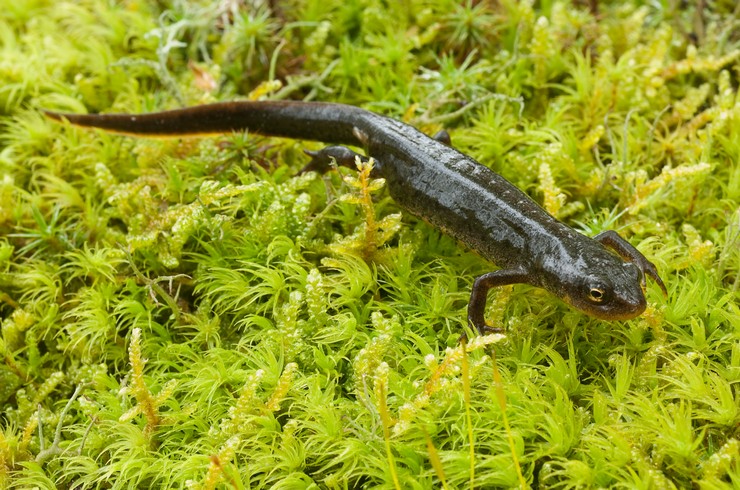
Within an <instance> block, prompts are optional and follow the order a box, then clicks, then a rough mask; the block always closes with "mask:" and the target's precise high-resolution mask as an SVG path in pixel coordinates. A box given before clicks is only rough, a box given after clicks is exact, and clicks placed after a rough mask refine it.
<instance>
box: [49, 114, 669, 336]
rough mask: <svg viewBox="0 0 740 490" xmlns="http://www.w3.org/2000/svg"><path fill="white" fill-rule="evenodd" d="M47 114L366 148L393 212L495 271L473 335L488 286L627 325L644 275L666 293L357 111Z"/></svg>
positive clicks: (640, 263) (485, 179)
mask: <svg viewBox="0 0 740 490" xmlns="http://www.w3.org/2000/svg"><path fill="white" fill-rule="evenodd" d="M47 114H48V115H49V116H50V117H52V118H54V119H62V118H65V119H67V120H69V121H70V122H71V123H73V124H77V125H81V126H92V127H97V128H102V129H106V130H109V131H115V132H119V133H125V134H132V135H139V136H147V135H148V136H181V135H188V134H211V133H223V132H229V131H240V130H249V131H252V132H255V133H259V134H263V135H268V136H280V137H287V138H295V139H308V140H315V141H323V142H326V143H338V144H349V145H356V146H363V147H365V148H366V150H367V154H368V155H369V156H371V157H372V158H373V159H375V160H376V163H375V167H374V169H373V175H374V176H379V177H383V178H385V179H386V182H387V187H388V190H389V192H390V195H391V197H393V199H394V200H395V201H396V202H397V203H398V204H399V205H400V206H401V207H403V208H405V209H406V210H408V211H409V212H411V213H412V214H414V215H416V216H418V217H421V218H423V219H425V220H426V221H428V222H430V223H432V224H433V225H435V226H437V227H439V228H440V229H442V230H443V231H445V232H446V233H448V234H450V235H452V236H453V237H455V238H456V239H458V240H459V241H461V242H462V243H464V244H465V245H467V246H468V247H470V248H472V249H473V250H475V251H476V252H478V253H479V254H481V255H482V256H483V257H485V258H486V259H489V260H491V261H492V262H494V263H495V264H497V265H498V266H499V267H501V270H497V271H494V272H490V273H488V274H484V275H483V276H480V277H478V278H477V279H476V281H475V284H474V286H473V290H472V294H471V297H470V303H469V306H468V320H469V322H470V324H471V325H472V326H475V327H476V328H477V329H478V330H479V331H480V332H484V331H490V330H491V328H490V327H487V326H486V325H485V322H484V319H483V312H484V309H485V302H486V294H487V292H488V290H489V289H490V288H491V287H496V286H502V285H506V284H514V283H527V284H531V285H533V286H537V287H542V288H544V289H546V290H548V291H550V292H551V293H553V294H555V295H557V296H558V297H560V298H562V299H563V300H564V301H566V302H567V303H569V304H571V305H572V306H575V307H576V308H578V309H580V310H582V311H584V312H586V313H588V314H590V315H592V316H594V317H597V318H601V319H606V320H623V319H628V318H633V317H635V316H638V315H639V314H641V313H642V312H643V311H644V309H645V304H646V302H645V296H644V293H643V287H644V285H645V275H646V274H647V275H649V276H651V277H652V278H653V279H654V280H655V281H656V282H657V283H658V284H659V285H660V287H661V289H662V290H663V291H664V292H665V286H664V285H663V282H662V281H661V280H660V277H659V276H658V274H657V271H656V269H655V266H654V265H653V264H652V263H651V262H649V261H648V260H647V259H646V258H645V257H644V256H643V255H642V254H641V253H640V252H639V251H637V250H636V249H635V248H634V247H633V246H632V245H630V244H629V243H628V242H627V241H625V240H624V239H622V238H621V237H620V236H619V235H617V234H616V233H615V232H613V231H607V232H604V233H602V234H601V235H599V236H597V237H596V238H594V239H592V238H588V237H586V236H584V235H581V234H580V233H578V232H576V231H574V230H573V229H572V228H570V227H568V226H566V225H564V224H563V223H561V222H559V221H558V220H556V219H555V218H553V217H552V216H550V215H549V214H548V213H547V212H546V211H545V210H544V209H542V208H541V207H540V206H539V205H537V204H536V203H535V202H534V201H532V200H531V199H530V198H529V197H528V196H527V195H526V194H524V193H523V192H522V191H520V190H519V189H518V188H516V187H514V186H513V185H512V184H511V183H509V182H508V181H507V180H505V179H504V178H503V177H501V176H500V175H498V174H496V173H495V172H493V171H492V170H490V169H488V168H487V167H485V166H483V165H481V164H479V163H478V162H476V161H475V160H473V159H472V158H470V157H468V156H467V155H464V154H462V153H460V152H459V151H457V150H455V149H453V148H451V147H450V146H448V145H446V144H444V143H442V142H440V141H438V140H436V139H433V138H430V137H428V136H426V135H425V134H423V133H421V132H420V131H418V130H416V129H415V128H413V127H411V126H409V125H407V124H404V123H402V122H400V121H396V120H394V119H391V118H388V117H384V116H381V115H378V114H375V113H373V112H369V111H366V110H363V109H360V108H357V107H353V106H348V105H343V104H330V103H308V102H270V101H264V102H230V103H220V104H211V105H205V106H198V107H192V108H188V109H181V110H174V111H167V112H160V113H154V114H143V115H133V114H108V115H76V114H56V113H47ZM309 154H311V155H312V156H313V160H312V162H311V164H309V166H308V168H315V169H317V170H325V169H326V168H328V163H329V162H330V161H331V160H336V161H337V162H338V163H339V164H342V165H347V166H353V164H354V157H355V153H353V152H352V151H351V150H348V149H346V148H344V147H339V146H332V147H328V148H325V149H323V150H321V151H318V152H309ZM609 249H611V251H610V250H609ZM612 251H613V252H616V253H617V254H618V255H619V256H617V255H615V254H614V253H613V252H612ZM494 330H495V329H494Z"/></svg>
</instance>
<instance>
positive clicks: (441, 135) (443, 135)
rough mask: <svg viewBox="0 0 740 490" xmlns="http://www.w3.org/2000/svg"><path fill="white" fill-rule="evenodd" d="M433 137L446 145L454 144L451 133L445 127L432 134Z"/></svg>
mask: <svg viewBox="0 0 740 490" xmlns="http://www.w3.org/2000/svg"><path fill="white" fill-rule="evenodd" d="M432 138H434V139H435V140H437V141H439V142H440V143H442V144H444V145H447V146H452V138H450V133H448V132H447V131H446V130H444V129H440V130H439V131H437V132H436V133H435V135H434V136H432Z"/></svg>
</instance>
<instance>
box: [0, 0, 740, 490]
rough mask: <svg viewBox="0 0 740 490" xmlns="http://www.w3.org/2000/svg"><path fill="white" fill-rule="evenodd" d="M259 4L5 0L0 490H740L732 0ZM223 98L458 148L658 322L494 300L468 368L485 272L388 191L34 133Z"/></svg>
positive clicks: (194, 147)
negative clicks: (634, 273) (611, 234)
mask: <svg viewBox="0 0 740 490" xmlns="http://www.w3.org/2000/svg"><path fill="white" fill-rule="evenodd" d="M247 3H249V2H247ZM252 3H255V2H252ZM256 3H257V4H260V5H261V6H259V7H247V6H245V5H242V3H239V2H237V3H233V5H232V4H228V3H223V2H154V1H144V0H134V1H129V2H117V3H116V2H105V1H102V0H86V1H84V2H67V3H64V2H62V3H59V2H51V1H47V0H35V1H27V2H11V1H9V0H0V117H1V118H2V132H0V235H1V236H0V407H1V408H2V411H1V412H0V488H6V487H9V488H31V487H38V488H60V487H63V488H67V487H70V488H71V487H74V488H133V487H139V488H184V487H188V488H266V487H274V488H304V487H306V488H309V487H310V488H317V487H318V488H360V487H384V488H393V487H399V488H432V487H439V486H441V485H444V486H445V487H448V488H459V487H468V486H470V478H471V461H470V457H471V456H470V455H471V454H473V457H474V461H473V466H474V475H473V484H474V486H475V487H479V488H492V487H511V486H519V485H520V479H519V476H518V472H517V466H518V469H520V470H521V473H522V476H523V478H524V480H526V482H527V484H528V485H532V486H541V487H545V488H549V487H566V488H572V487H616V486H622V487H629V488H633V487H639V488H652V487H661V488H663V487H665V488H684V487H689V486H697V487H701V488H729V487H732V486H733V485H734V486H737V485H738V481H739V480H740V457H739V456H738V454H739V453H738V438H739V437H740V434H738V427H739V424H740V411H739V410H738V406H740V405H739V404H738V394H737V391H738V390H737V383H738V380H740V375H739V373H740V347H739V346H740V342H739V340H740V308H738V304H739V302H738V299H739V297H740V288H739V284H740V280H739V279H738V278H739V277H740V276H739V274H740V211H738V209H740V164H739V163H738V162H739V160H740V129H739V128H740V98H738V95H737V92H738V90H737V88H738V84H739V83H740V82H739V80H740V37H738V34H737V33H738V32H740V26H739V25H738V20H737V18H738V13H739V12H738V10H737V7H736V6H734V5H733V2H727V1H725V2H721V1H718V2H709V3H708V5H707V6H705V8H704V9H703V10H702V11H701V12H698V11H695V10H694V9H693V7H691V6H690V7H689V8H683V7H680V6H679V4H680V2H651V3H647V4H643V2H638V1H634V2H599V5H598V8H599V13H598V15H595V13H594V12H590V11H588V10H587V9H586V8H585V7H584V6H583V4H584V2H567V1H557V2H538V3H536V5H537V6H536V7H535V6H533V5H534V3H533V2H529V1H514V0H507V1H502V2H473V1H466V2H457V1H451V0H430V1H426V2H411V1H399V2H380V1H378V0H354V1H347V0H320V1H319V0H304V1H300V2H292V1H289V2H271V4H274V5H276V7H275V8H276V10H271V9H270V8H268V7H267V6H266V4H267V3H268V2H256ZM586 3H588V2H586ZM263 4H265V5H263ZM227 5H228V7H226V6H227ZM679 7H680V8H679ZM236 97H263V98H275V99H285V98H293V99H306V100H326V101H333V102H344V103H350V104H356V105H360V106H363V107H365V108H368V109H372V110H376V111H380V112H383V113H386V114H388V115H391V116H393V117H396V118H399V119H401V120H404V121H407V122H409V123H411V124H414V125H416V126H417V127H419V128H420V129H422V130H424V131H426V132H428V133H430V134H431V133H434V132H435V131H436V130H438V129H440V128H441V127H442V126H445V127H447V128H448V129H449V130H450V132H451V134H452V139H453V142H454V144H455V146H456V147H458V148H460V149H461V150H462V151H465V152H466V153H469V154H470V155H472V156H473V157H475V158H477V159H479V160H480V161H481V162H482V163H484V164H486V165H489V166H490V167H491V168H493V169H494V170H496V171H498V172H500V173H501V174H502V175H504V176H505V177H506V178H507V179H509V180H511V181H512V182H513V183H515V184H516V185H518V186H519V187H521V188H522V189H524V190H525V191H527V192H528V193H530V195H532V196H533V197H534V198H535V199H537V200H538V201H539V202H542V203H543V205H544V206H545V207H547V208H548V209H549V210H550V211H551V212H553V213H555V214H556V215H558V216H559V217H561V218H562V219H563V220H564V221H566V222H567V223H568V224H570V225H572V226H574V227H575V228H577V229H579V230H581V231H583V232H585V233H586V234H589V235H593V234H596V233H598V232H600V231H602V230H605V229H616V230H619V231H620V232H622V233H623V234H624V235H625V236H627V237H628V238H629V239H630V240H631V241H632V242H633V243H635V244H636V246H638V248H640V250H642V251H643V252H644V253H645V254H646V255H647V256H648V257H649V258H650V259H651V260H653V261H654V262H655V263H656V264H657V265H658V268H659V270H660V273H661V276H662V277H663V278H664V280H665V281H666V284H667V285H668V291H669V294H668V297H667V298H664V297H662V295H661V294H660V292H659V291H658V288H657V287H655V286H654V285H650V286H649V287H648V298H649V301H650V305H649V307H648V310H647V312H646V313H645V314H644V315H643V316H642V317H640V318H637V319H635V320H631V321H628V322H619V323H609V322H602V321H597V320H593V319H589V318H587V317H585V316H584V315H582V314H580V313H578V312H576V311H573V310H571V309H569V308H568V307H567V306H565V305H563V304H562V303H560V302H559V301H558V300H557V299H555V298H553V297H552V296H550V295H548V294H547V293H545V292H543V291H541V290H538V289H535V288H531V287H526V286H517V287H514V288H504V289H502V290H500V291H495V292H493V293H492V294H491V298H490V301H489V303H490V306H489V312H488V318H489V321H491V322H493V323H495V324H497V325H501V326H504V327H506V328H507V336H506V338H505V339H504V340H500V339H498V338H493V337H486V338H479V337H474V338H471V339H470V343H469V344H468V350H469V356H470V359H469V361H468V362H469V363H468V364H465V365H464V366H463V361H462V359H463V356H462V350H461V348H460V347H459V346H458V345H459V344H458V340H459V338H460V334H461V332H462V331H463V329H464V324H465V318H466V315H465V308H466V305H467V298H468V294H469V289H470V285H471V283H472V280H473V278H474V277H475V276H476V275H478V274H480V273H483V272H485V271H488V270H490V268H491V267H492V266H491V265H490V264H487V263H485V262H484V261H482V260H481V259H480V258H478V257H476V256H474V255H473V254H470V253H468V252H466V251H465V250H464V249H463V248H462V247H461V246H459V245H458V244H456V243H455V242H454V241H453V240H452V239H451V238H449V237H447V236H445V235H443V234H442V233H441V232H440V231H438V230H435V229H433V228H431V227H430V226H428V225H427V224H425V223H423V222H420V221H418V220H415V219H413V218H412V217H410V216H409V215H407V214H403V211H402V210H400V209H399V208H398V207H397V206H396V205H395V203H393V201H392V200H390V198H388V196H387V194H386V193H385V191H384V190H383V188H382V182H375V181H371V180H369V179H367V178H366V177H367V176H365V177H362V175H361V176H359V177H358V176H357V174H356V173H352V172H349V171H347V170H346V169H340V171H339V172H330V173H328V174H327V175H324V176H319V175H316V174H313V173H307V174H299V170H300V169H301V168H302V167H303V166H304V165H305V163H306V158H305V156H304V155H303V153H302V151H301V150H302V149H303V147H304V145H309V146H311V147H314V146H313V145H314V144H311V143H303V142H295V141H285V140H276V139H267V138H262V137H259V136H255V135H248V134H232V135H223V136H221V137H214V138H201V139H172V140H145V139H141V140H137V139H132V138H127V137H121V136H116V135H110V134H106V133H102V132H99V131H87V130H81V129H77V128H73V127H69V126H65V125H59V124H56V123H53V122H51V121H47V120H45V119H44V118H43V116H42V115H41V113H40V110H39V109H41V108H48V109H57V110H71V111H85V110H87V111H92V112H98V111H108V112H123V111H129V112H146V111H153V110H160V109H167V108H173V107H178V106H182V105H195V104H201V103H206V102H211V101H215V100H229V99H233V98H236ZM399 213H400V214H399ZM135 332H136V333H135ZM494 342H495V344H494ZM491 344H493V345H491ZM486 345H488V349H490V348H493V347H495V351H496V355H495V367H496V369H497V370H498V371H497V372H498V375H494V361H493V360H492V357H491V356H490V351H489V353H485V352H486V351H485V350H484V347H485V346H486ZM465 373H470V380H467V379H463V377H464V376H465ZM504 407H505V410H506V411H505V413H503V412H502V410H503V409H504ZM504 415H505V416H504ZM471 434H472V435H471ZM429 445H431V446H432V448H430V446H429ZM512 453H514V454H512ZM514 456H516V458H514Z"/></svg>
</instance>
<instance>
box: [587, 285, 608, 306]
mask: <svg viewBox="0 0 740 490" xmlns="http://www.w3.org/2000/svg"><path fill="white" fill-rule="evenodd" d="M588 299H590V300H591V301H593V302H594V303H601V302H602V301H603V300H604V290H603V289H602V288H599V287H592V288H591V289H589V290H588Z"/></svg>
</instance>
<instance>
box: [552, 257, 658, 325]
mask: <svg viewBox="0 0 740 490" xmlns="http://www.w3.org/2000/svg"><path fill="white" fill-rule="evenodd" d="M615 259H616V262H618V263H617V264H613V266H612V267H609V268H608V269H601V270H598V271H594V272H593V273H589V274H585V275H583V276H582V277H581V278H580V279H581V280H580V281H578V282H576V283H575V284H572V285H571V286H572V287H571V288H570V291H568V293H567V296H565V297H563V299H564V300H565V301H567V302H568V303H570V304H571V305H573V306H574V307H576V308H578V309H579V310H581V311H583V312H585V313H587V314H589V315H590V316H593V317H595V318H599V319H601V320H629V319H630V318H635V317H636V316H639V315H640V314H641V313H642V312H643V311H645V306H646V305H647V302H646V301H645V293H644V291H643V287H644V285H645V279H644V276H643V274H642V272H641V271H640V269H638V267H637V266H636V265H635V264H633V263H632V262H624V261H622V260H621V259H619V258H617V257H615Z"/></svg>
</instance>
